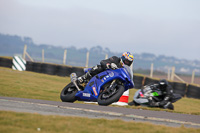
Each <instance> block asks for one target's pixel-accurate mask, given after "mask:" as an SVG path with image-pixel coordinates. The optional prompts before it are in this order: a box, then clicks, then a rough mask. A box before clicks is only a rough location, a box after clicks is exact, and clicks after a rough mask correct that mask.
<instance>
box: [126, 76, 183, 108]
mask: <svg viewBox="0 0 200 133" xmlns="http://www.w3.org/2000/svg"><path fill="white" fill-rule="evenodd" d="M151 89H159V90H160V91H161V92H162V95H161V99H162V100H161V101H159V102H158V101H157V102H156V101H154V100H153V99H152V97H149V98H148V99H147V102H148V103H149V106H150V107H160V108H164V109H166V108H168V109H171V110H174V105H173V104H172V103H173V102H175V101H173V96H177V98H181V97H180V96H179V95H175V94H173V88H172V87H171V85H170V84H169V83H168V81H167V80H165V79H161V80H160V81H159V83H158V84H153V85H151ZM138 100H139V101H140V100H143V101H144V100H146V99H140V98H139V97H134V100H133V101H132V102H130V103H129V105H130V106H132V105H136V106H137V105H139V104H138V103H137V102H136V101H138Z"/></svg>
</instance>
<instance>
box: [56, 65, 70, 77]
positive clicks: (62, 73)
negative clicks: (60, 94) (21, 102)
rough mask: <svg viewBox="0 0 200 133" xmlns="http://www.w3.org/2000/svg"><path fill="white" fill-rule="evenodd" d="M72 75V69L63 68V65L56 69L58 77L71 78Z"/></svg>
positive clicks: (68, 67)
mask: <svg viewBox="0 0 200 133" xmlns="http://www.w3.org/2000/svg"><path fill="white" fill-rule="evenodd" d="M71 73H72V67H70V66H63V65H58V66H57V68H56V74H55V75H58V76H70V74H71Z"/></svg>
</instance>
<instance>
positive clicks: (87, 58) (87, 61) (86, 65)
mask: <svg viewBox="0 0 200 133" xmlns="http://www.w3.org/2000/svg"><path fill="white" fill-rule="evenodd" d="M89 54H90V53H89V52H87V54H86V64H85V67H88V63H89Z"/></svg>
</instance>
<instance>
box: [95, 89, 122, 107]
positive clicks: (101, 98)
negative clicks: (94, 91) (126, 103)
mask: <svg viewBox="0 0 200 133" xmlns="http://www.w3.org/2000/svg"><path fill="white" fill-rule="evenodd" d="M106 93H107V92H104V91H103V92H102V93H100V95H99V97H98V99H97V102H98V104H99V105H103V106H108V105H110V104H112V103H114V102H117V101H119V99H120V97H121V96H122V94H123V93H124V86H122V85H118V86H117V91H116V93H115V94H114V95H112V96H111V97H109V98H104V95H106Z"/></svg>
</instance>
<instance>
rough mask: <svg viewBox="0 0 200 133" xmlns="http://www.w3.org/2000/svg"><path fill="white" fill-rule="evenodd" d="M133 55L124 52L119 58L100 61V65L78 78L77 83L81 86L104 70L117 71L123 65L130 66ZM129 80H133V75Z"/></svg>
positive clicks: (114, 57)
mask: <svg viewBox="0 0 200 133" xmlns="http://www.w3.org/2000/svg"><path fill="white" fill-rule="evenodd" d="M133 59H134V57H133V55H132V54H131V53H130V52H124V53H123V54H122V56H121V57H117V56H112V57H110V58H108V59H105V60H102V61H101V62H100V65H96V66H94V67H92V69H91V70H89V71H88V72H87V73H85V74H84V75H82V76H80V77H78V83H79V84H83V83H85V82H87V81H89V80H90V79H91V78H92V77H93V76H95V75H96V74H98V73H100V72H103V71H105V70H106V69H117V68H122V67H123V66H124V65H127V66H129V67H130V66H131V64H132V63H133ZM131 79H133V74H132V75H131Z"/></svg>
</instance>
